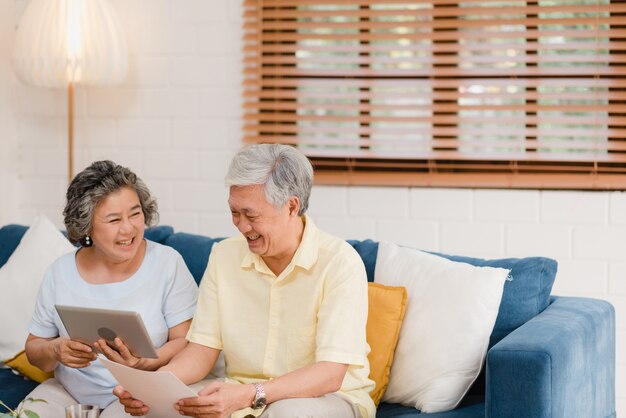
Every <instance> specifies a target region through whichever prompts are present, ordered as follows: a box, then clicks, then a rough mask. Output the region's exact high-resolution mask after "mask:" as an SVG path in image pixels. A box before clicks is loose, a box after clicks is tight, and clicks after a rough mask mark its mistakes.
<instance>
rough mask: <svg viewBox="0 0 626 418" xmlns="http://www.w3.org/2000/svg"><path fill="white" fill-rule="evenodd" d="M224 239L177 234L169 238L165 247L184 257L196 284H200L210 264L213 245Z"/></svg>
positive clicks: (183, 233) (184, 233)
mask: <svg viewBox="0 0 626 418" xmlns="http://www.w3.org/2000/svg"><path fill="white" fill-rule="evenodd" d="M223 239H224V238H209V237H206V236H204V235H196V234H188V233H186V232H177V233H175V234H172V235H170V236H169V237H167V239H166V240H165V245H169V246H170V247H172V248H174V249H175V250H176V251H178V252H179V253H180V255H182V256H183V259H184V260H185V264H187V268H188V269H189V271H190V272H191V274H192V275H193V278H194V279H195V280H196V283H198V284H200V280H202V275H203V274H204V270H205V269H206V266H207V264H208V262H209V254H210V253H211V249H212V248H213V244H215V243H216V242H219V241H221V240H223Z"/></svg>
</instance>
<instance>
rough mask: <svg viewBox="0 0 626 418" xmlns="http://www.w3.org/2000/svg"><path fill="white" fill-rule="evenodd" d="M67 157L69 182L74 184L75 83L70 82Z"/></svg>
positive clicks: (68, 92)
mask: <svg viewBox="0 0 626 418" xmlns="http://www.w3.org/2000/svg"><path fill="white" fill-rule="evenodd" d="M67 108H68V109H67V110H68V112H67V113H68V121H67V134H68V138H67V139H68V141H67V155H68V167H67V168H68V173H67V182H68V184H69V183H71V182H72V178H74V82H72V81H70V82H69V84H68V87H67Z"/></svg>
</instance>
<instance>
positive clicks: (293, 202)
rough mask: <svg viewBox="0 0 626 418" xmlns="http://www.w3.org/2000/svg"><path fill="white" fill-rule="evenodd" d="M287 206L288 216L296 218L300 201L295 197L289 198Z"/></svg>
mask: <svg viewBox="0 0 626 418" xmlns="http://www.w3.org/2000/svg"><path fill="white" fill-rule="evenodd" d="M287 205H288V207H289V216H298V212H300V199H299V198H297V197H296V196H291V197H290V198H289V201H288V202H287Z"/></svg>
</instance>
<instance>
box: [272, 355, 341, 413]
mask: <svg viewBox="0 0 626 418" xmlns="http://www.w3.org/2000/svg"><path fill="white" fill-rule="evenodd" d="M347 370H348V366H347V365H346V364H341V363H332V362H328V361H323V362H319V363H315V364H311V365H309V366H306V367H303V368H301V369H298V370H294V371H293V372H290V373H287V374H285V375H283V376H280V377H278V378H276V379H273V380H270V381H268V382H266V383H264V384H263V387H264V388H265V394H266V398H267V403H268V404H269V403H272V402H276V401H280V400H282V399H289V398H314V397H318V396H323V395H326V394H328V393H333V392H336V391H338V390H339V389H340V388H341V384H342V382H343V378H344V376H345V375H346V372H347Z"/></svg>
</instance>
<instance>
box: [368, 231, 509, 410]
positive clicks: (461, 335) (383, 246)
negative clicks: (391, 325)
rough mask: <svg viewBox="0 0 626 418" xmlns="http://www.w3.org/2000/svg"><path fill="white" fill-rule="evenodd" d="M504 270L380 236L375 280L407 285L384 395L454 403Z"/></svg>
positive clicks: (469, 376) (492, 312)
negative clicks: (440, 255) (444, 256)
mask: <svg viewBox="0 0 626 418" xmlns="http://www.w3.org/2000/svg"><path fill="white" fill-rule="evenodd" d="M508 274H509V270H506V269H501V268H493V267H475V266H472V265H470V264H466V263H458V262H454V261H450V260H448V259H445V258H443V257H439V256H436V255H432V254H428V253H425V252H423V251H419V250H415V249H411V248H403V247H399V246H397V245H395V244H392V243H388V242H381V243H380V244H379V247H378V256H377V259H376V270H375V272H374V281H375V282H378V283H383V284H387V285H392V286H404V287H405V288H406V290H407V292H408V301H407V307H406V314H405V316H404V322H403V323H402V329H401V330H400V338H399V340H398V345H397V347H396V351H395V356H394V359H393V364H392V366H391V374H390V376H389V386H388V387H387V391H386V392H385V395H384V396H383V401H384V402H391V403H400V404H402V405H405V406H412V407H415V408H417V409H419V410H420V411H422V412H426V413H431V412H442V411H448V410H451V409H454V408H455V407H456V406H457V405H458V403H459V402H460V401H461V399H462V398H463V396H464V395H465V393H466V392H467V390H468V389H469V388H470V386H471V385H472V383H473V382H474V380H475V379H476V377H477V376H478V374H479V372H480V369H481V367H482V364H483V362H484V360H485V356H486V354H487V348H488V345H489V336H490V335H491V331H492V330H493V326H494V324H495V322H496V317H497V316H498V309H499V307H500V300H501V299H502V291H503V288H504V282H505V280H506V277H507V275H508Z"/></svg>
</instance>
